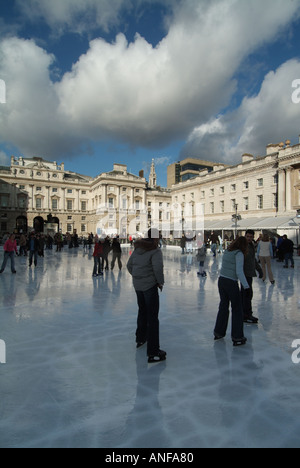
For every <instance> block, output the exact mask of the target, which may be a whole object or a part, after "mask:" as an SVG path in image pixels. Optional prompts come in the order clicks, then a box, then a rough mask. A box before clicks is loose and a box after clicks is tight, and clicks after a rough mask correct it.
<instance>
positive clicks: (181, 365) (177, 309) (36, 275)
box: [0, 249, 300, 448]
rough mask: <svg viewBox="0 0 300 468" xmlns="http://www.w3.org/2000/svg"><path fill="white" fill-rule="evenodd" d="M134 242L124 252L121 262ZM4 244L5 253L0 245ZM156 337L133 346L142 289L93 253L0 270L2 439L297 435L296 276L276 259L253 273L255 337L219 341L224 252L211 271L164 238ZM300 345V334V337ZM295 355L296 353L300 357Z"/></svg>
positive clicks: (299, 440)
mask: <svg viewBox="0 0 300 468" xmlns="http://www.w3.org/2000/svg"><path fill="white" fill-rule="evenodd" d="M128 255H129V250H128V249H126V250H125V251H124V256H123V262H124V264H125V263H126V259H127V258H128ZM0 256H1V254H0ZM164 257H165V270H166V271H165V273H166V281H167V284H166V288H165V290H164V292H163V293H162V295H161V316H160V318H161V346H162V348H163V349H166V350H167V352H168V360H167V361H166V362H165V363H161V364H155V365H152V366H150V365H148V364H147V360H146V350H145V348H142V349H140V350H138V351H136V349H135V325H136V313H137V306H136V297H135V294H134V291H133V288H132V285H131V278H130V276H129V274H128V273H127V271H126V270H125V269H124V270H123V271H122V273H120V274H119V272H118V271H117V270H115V271H114V272H108V273H106V274H105V276H104V277H103V278H96V279H93V278H92V266H93V264H92V262H93V260H92V258H91V257H89V256H88V255H87V254H84V253H83V251H82V249H80V250H79V251H76V252H75V251H67V250H66V251H64V252H62V253H61V254H58V253H55V252H54V251H53V252H46V253H45V259H44V260H39V265H38V267H37V268H36V269H35V268H32V269H29V268H28V265H27V261H26V259H25V258H18V259H17V260H16V266H17V275H15V276H13V275H11V273H10V271H9V269H8V268H7V270H6V272H5V273H4V274H3V275H1V277H0V303H1V308H0V339H1V340H4V341H5V344H6V351H7V363H6V364H1V365H0V395H1V398H0V446H1V447H107V448H118V447H153V448H154V447H156V448H162V447H165V448H176V447H178V448H192V447H299V446H300V435H299V434H300V420H299V412H300V399H299V378H300V364H299V365H296V364H293V362H292V359H291V356H292V353H293V351H294V350H293V349H292V342H293V341H294V340H296V339H299V340H300V327H299V321H300V305H299V278H300V262H299V259H298V258H297V259H296V268H295V270H291V269H290V270H283V268H282V264H277V263H276V262H274V264H273V268H274V272H275V278H276V286H275V287H273V286H271V285H270V284H267V285H265V284H263V283H262V282H260V281H259V280H256V281H255V299H254V305H255V311H257V315H258V316H259V318H260V324H259V325H258V326H248V325H247V326H246V330H245V334H246V336H247V337H248V340H249V341H248V345H247V346H246V347H244V348H233V347H232V344H231V341H230V335H229V336H228V338H227V339H226V340H225V341H223V342H218V343H214V341H213V339H212V338H213V336H212V333H213V328H214V323H215V319H216V314H217V309H218V302H219V298H218V291H217V279H218V270H219V264H220V258H218V259H217V260H213V259H212V258H211V257H210V256H209V266H208V271H209V274H208V278H207V279H206V280H203V279H201V280H200V279H198V278H197V274H196V271H197V268H196V265H195V264H194V257H192V256H181V254H180V252H178V251H173V250H164ZM299 348H300V345H299ZM299 356H300V353H299ZM296 357H297V356H296Z"/></svg>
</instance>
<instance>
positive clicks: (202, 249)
mask: <svg viewBox="0 0 300 468" xmlns="http://www.w3.org/2000/svg"><path fill="white" fill-rule="evenodd" d="M206 252H207V249H206V245H205V244H203V245H202V247H200V248H199V249H198V253H197V257H196V258H197V261H198V262H199V271H198V273H197V275H198V276H202V278H206V277H207V273H206V271H205V270H204V264H205V259H206Z"/></svg>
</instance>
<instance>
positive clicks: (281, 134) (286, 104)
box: [182, 60, 300, 163]
mask: <svg viewBox="0 0 300 468" xmlns="http://www.w3.org/2000/svg"><path fill="white" fill-rule="evenodd" d="M297 77H299V78H300V61H299V60H289V61H288V62H286V63H284V64H283V65H282V66H280V67H279V68H278V69H277V70H276V71H274V72H273V71H272V72H270V73H268V74H267V75H266V77H265V79H264V82H263V84H262V86H261V89H260V92H259V93H258V94H257V96H254V97H250V98H247V97H246V98H245V99H244V100H243V102H242V104H241V106H240V107H239V108H238V109H237V110H235V111H234V112H231V113H228V114H227V115H224V116H219V117H218V119H217V120H213V121H211V122H210V124H203V125H201V126H199V127H197V128H195V129H194V130H193V132H192V133H191V135H190V137H189V138H188V140H187V143H186V146H185V148H184V149H183V152H182V156H187V155H189V156H195V157H200V158H203V159H209V160H213V161H220V160H221V161H224V162H227V163H235V162H238V161H240V159H241V155H242V154H243V153H246V152H247V153H249V152H250V153H253V154H254V155H264V154H265V146H266V145H267V144H270V143H279V142H280V141H285V140H286V139H290V140H293V139H294V138H295V137H297V135H298V134H299V130H300V126H299V122H300V104H295V103H293V101H292V94H293V92H294V91H295V89H294V88H293V87H292V84H293V81H294V80H295V79H297Z"/></svg>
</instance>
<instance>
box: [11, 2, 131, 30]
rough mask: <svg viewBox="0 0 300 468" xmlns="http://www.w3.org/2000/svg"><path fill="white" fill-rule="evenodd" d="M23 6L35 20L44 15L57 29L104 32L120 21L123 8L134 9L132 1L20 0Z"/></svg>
mask: <svg viewBox="0 0 300 468" xmlns="http://www.w3.org/2000/svg"><path fill="white" fill-rule="evenodd" d="M17 3H18V6H19V9H20V10H21V11H22V13H23V14H24V15H25V16H26V17H27V18H29V19H30V20H31V21H36V20H38V19H40V18H42V19H44V21H45V22H46V23H47V24H48V25H49V26H50V27H51V28H52V29H53V30H54V31H55V32H56V33H63V32H64V31H72V32H77V33H84V32H88V31H90V30H91V29H94V28H97V27H98V28H99V27H101V28H103V30H104V31H107V30H109V28H110V27H112V26H114V25H116V24H118V23H119V21H120V14H121V12H122V11H125V10H128V9H131V8H132V1H131V0H51V1H49V0H26V2H24V0H18V2H17Z"/></svg>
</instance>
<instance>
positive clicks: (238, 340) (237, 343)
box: [232, 337, 247, 347]
mask: <svg viewBox="0 0 300 468" xmlns="http://www.w3.org/2000/svg"><path fill="white" fill-rule="evenodd" d="M232 342H233V346H234V347H237V346H244V345H245V344H246V343H247V338H245V337H244V338H232Z"/></svg>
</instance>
